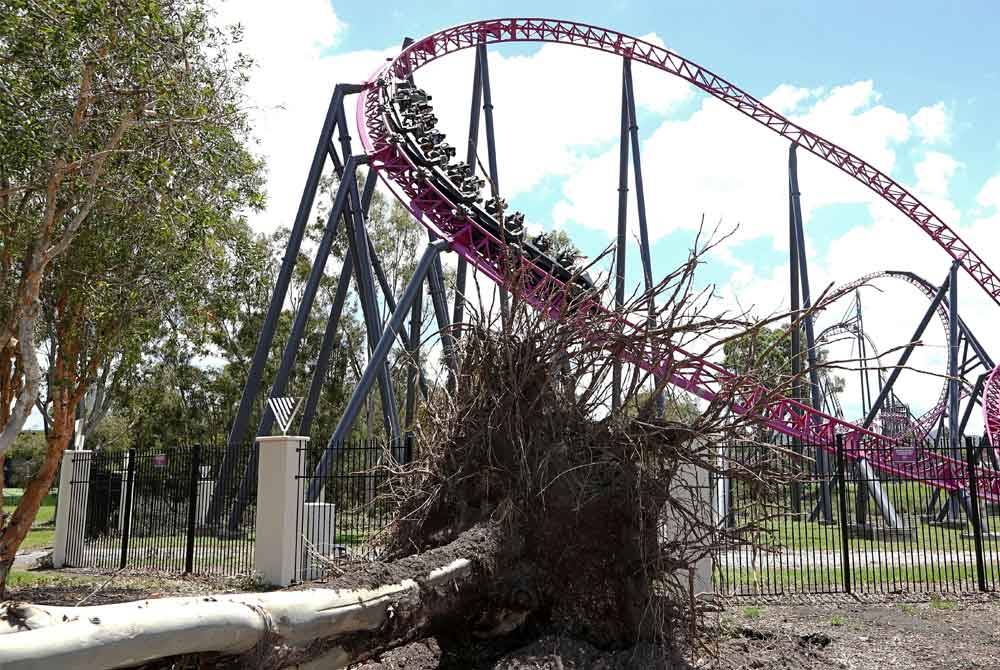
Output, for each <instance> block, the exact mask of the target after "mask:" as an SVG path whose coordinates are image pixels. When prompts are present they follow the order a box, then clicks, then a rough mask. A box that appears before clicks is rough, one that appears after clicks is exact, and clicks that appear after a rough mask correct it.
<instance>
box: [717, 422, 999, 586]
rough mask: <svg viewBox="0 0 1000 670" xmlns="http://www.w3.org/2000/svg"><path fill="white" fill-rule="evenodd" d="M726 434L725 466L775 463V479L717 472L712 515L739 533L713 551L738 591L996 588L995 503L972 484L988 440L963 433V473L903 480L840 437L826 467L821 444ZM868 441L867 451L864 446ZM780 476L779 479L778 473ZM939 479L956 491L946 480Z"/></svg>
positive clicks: (907, 454) (898, 453) (898, 452)
mask: <svg viewBox="0 0 1000 670" xmlns="http://www.w3.org/2000/svg"><path fill="white" fill-rule="evenodd" d="M780 446H782V447H783V448H782V449H775V448H774V447H773V446H772V445H761V444H750V443H747V444H731V445H727V446H725V447H722V448H720V454H719V462H720V465H721V466H722V468H723V469H725V468H741V467H742V468H752V467H755V466H759V465H760V461H761V459H769V462H768V467H769V468H771V469H772V470H777V471H778V472H781V473H782V476H780V477H776V478H775V481H773V482H764V481H752V480H742V479H732V480H730V479H725V478H719V477H717V478H716V479H715V481H714V483H713V487H714V498H715V507H716V513H717V515H718V518H719V520H720V527H721V530H723V532H724V534H725V536H727V537H729V538H731V539H733V540H735V541H734V542H731V543H729V544H728V546H727V547H726V548H724V549H722V550H720V552H719V553H718V555H717V557H716V584H717V587H718V588H719V589H720V591H722V592H724V593H729V594H734V595H750V594H753V595H757V594H766V595H779V594H786V593H833V592H858V593H892V592H901V591H976V590H979V591H993V590H996V588H997V584H998V582H1000V548H998V546H997V545H998V542H1000V534H996V533H994V532H993V530H994V529H996V530H998V531H1000V506H997V505H995V504H992V503H987V502H986V501H985V500H984V499H983V498H982V495H981V493H980V492H979V491H978V490H977V481H976V476H975V473H976V468H977V467H978V465H979V463H980V462H988V461H987V459H986V458H984V455H987V456H988V454H989V450H990V449H991V447H990V446H989V444H988V443H987V442H985V441H981V440H974V439H972V438H969V439H967V441H966V442H965V444H964V448H963V450H962V451H963V453H962V454H948V455H949V456H952V457H960V458H961V459H962V460H963V461H964V464H965V466H967V467H966V469H965V471H963V472H958V471H956V472H951V473H944V474H942V473H941V472H936V473H934V476H933V479H923V478H921V477H914V478H900V477H893V476H889V475H886V474H884V473H879V472H877V471H875V470H874V469H873V468H872V467H870V466H868V465H867V463H866V461H865V460H864V459H851V458H849V457H848V456H847V455H846V454H845V451H844V448H843V443H842V442H841V441H840V440H839V439H838V441H837V442H836V444H835V445H833V446H834V449H835V452H834V453H835V458H834V459H828V460H829V461H830V464H829V471H826V472H824V471H822V469H821V468H819V467H817V461H819V460H820V459H816V458H814V456H815V454H816V452H817V449H818V448H822V447H828V446H829V445H804V444H796V443H784V444H782V445H780ZM924 448H930V447H925V445H923V444H914V445H909V446H908V447H907V448H902V449H900V448H896V449H894V453H891V454H890V453H872V454H870V457H871V459H872V460H874V461H878V460H880V459H890V458H896V459H899V460H901V461H902V462H905V461H906V460H907V459H914V458H919V457H920V455H921V450H923V449H924ZM869 451H872V450H869ZM942 477H945V478H950V479H948V481H944V482H942V481H941V478H942ZM776 482H780V483H776ZM942 483H943V484H944V485H945V486H946V487H949V488H953V489H955V490H947V488H943V487H942Z"/></svg>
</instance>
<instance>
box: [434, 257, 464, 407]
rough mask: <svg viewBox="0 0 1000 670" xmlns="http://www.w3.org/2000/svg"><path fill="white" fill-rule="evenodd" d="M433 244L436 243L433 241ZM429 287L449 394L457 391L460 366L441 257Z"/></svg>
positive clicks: (436, 263)
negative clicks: (449, 318)
mask: <svg viewBox="0 0 1000 670" xmlns="http://www.w3.org/2000/svg"><path fill="white" fill-rule="evenodd" d="M431 242H432V244H433V243H436V241H435V240H431ZM427 286H428V289H429V291H430V294H431V305H432V306H433V307H434V318H435V319H436V320H437V326H438V330H439V331H440V332H441V351H442V354H443V355H444V365H445V367H446V368H447V369H448V392H449V393H450V392H453V391H454V390H455V375H456V374H458V365H457V361H456V360H455V333H454V332H453V331H452V324H450V323H449V322H448V296H447V295H446V294H445V288H444V270H443V269H442V268H441V257H440V256H435V257H434V259H433V261H432V262H431V269H430V270H429V271H428V273H427Z"/></svg>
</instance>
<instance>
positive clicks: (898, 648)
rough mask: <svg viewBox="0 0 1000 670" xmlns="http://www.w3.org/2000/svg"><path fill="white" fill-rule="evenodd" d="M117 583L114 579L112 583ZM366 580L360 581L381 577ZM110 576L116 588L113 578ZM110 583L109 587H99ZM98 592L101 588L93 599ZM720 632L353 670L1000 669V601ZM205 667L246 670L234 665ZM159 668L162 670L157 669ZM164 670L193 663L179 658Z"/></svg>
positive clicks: (390, 662)
mask: <svg viewBox="0 0 1000 670" xmlns="http://www.w3.org/2000/svg"><path fill="white" fill-rule="evenodd" d="M34 574H36V575H38V576H39V577H40V578H42V577H48V579H44V578H43V579H40V580H39V581H40V583H38V584H36V585H32V586H24V587H20V588H16V589H11V590H10V592H9V594H8V595H9V597H10V598H11V599H14V600H26V601H30V602H36V603H44V604H51V605H75V604H77V603H78V602H80V600H82V599H84V598H86V602H85V604H95V605H96V604H104V603H111V602H121V601H127V600H139V599H143V598H162V597H169V596H179V595H194V594H198V593H208V592H213V593H220V592H234V591H245V590H252V589H253V586H254V585H253V584H252V583H251V582H249V581H247V580H231V579H221V578H204V577H186V578H178V577H176V576H169V575H156V574H151V573H149V572H144V571H131V572H130V571H124V572H121V573H119V574H117V575H113V573H95V572H92V571H80V570H72V571H70V570H62V571H39V572H36V573H34ZM112 577H113V578H112ZM381 577H382V575H365V576H364V577H362V578H361V579H360V580H358V581H367V580H373V579H378V578H381ZM109 578H112V579H111V581H110V582H108V579H109ZM102 585H103V588H100V589H99V590H97V589H98V587H101V586H102ZM95 591H96V592H95ZM709 617H710V618H709V620H708V621H707V622H706V623H708V624H709V625H710V626H713V627H714V628H715V630H716V631H717V636H716V637H715V638H714V639H713V640H712V642H711V643H710V644H709V645H708V649H706V650H705V651H704V652H702V653H701V654H698V655H696V656H693V657H691V658H688V659H687V660H686V665H682V666H679V665H677V664H674V665H673V666H671V665H670V664H669V663H666V662H665V661H664V660H663V659H662V654H661V653H659V652H658V650H657V649H655V648H652V647H648V646H640V647H638V648H633V649H629V650H624V651H604V650H600V649H597V648H595V647H593V646H591V645H589V644H587V643H585V642H580V641H578V640H574V639H569V638H566V637H560V636H557V635H552V634H551V633H547V632H546V631H545V630H544V629H542V628H536V627H532V626H531V625H530V622H529V626H528V627H527V630H523V631H522V632H520V633H517V634H514V635H510V636H508V637H506V638H501V639H492V640H482V639H475V638H470V637H468V636H464V637H463V636H459V637H455V638H448V637H446V636H438V637H437V638H429V639H426V640H421V641H419V642H415V643H413V644H409V645H406V646H404V647H400V648H397V649H393V650H391V651H389V652H386V653H384V654H382V655H381V656H380V657H379V658H377V659H374V660H371V661H368V662H367V663H363V664H361V665H358V666H355V670H459V669H461V670H584V669H587V670H589V669H592V668H593V669H597V670H631V669H633V668H635V669H645V668H667V667H684V668H688V669H691V670H694V669H697V670H701V669H715V668H718V669H720V670H736V669H748V670H749V669H754V670H766V669H770V668H775V669H779V668H780V669H782V670H799V669H805V668H810V669H811V668H843V669H849V670H875V669H881V668H927V669H935V670H936V669H938V668H941V669H945V670H959V669H962V670H964V669H967V668H1000V595H996V594H975V595H964V596H961V595H955V594H944V595H940V596H937V595H930V596H928V595H920V594H911V595H905V596H893V595H879V596H876V597H870V598H863V597H862V598H857V597H851V596H800V597H793V598H790V597H782V598H771V599H765V600H756V601H754V600H745V599H738V600H734V601H732V602H729V603H728V604H727V606H726V609H725V610H723V611H722V612H719V613H718V614H712V615H709ZM199 662H200V667H201V668H209V667H219V668H222V667H229V668H233V667H240V665H239V663H236V664H235V665H234V664H233V659H226V660H225V661H222V660H221V659H220V662H219V663H218V664H217V665H216V664H211V665H206V662H208V663H212V661H209V660H208V659H205V658H202V659H200V661H199ZM148 667H154V666H148ZM155 667H157V668H166V667H172V668H184V667H195V666H188V665H186V664H184V663H183V662H178V661H177V660H175V661H174V662H173V663H171V662H166V663H163V664H158V665H156V666H155Z"/></svg>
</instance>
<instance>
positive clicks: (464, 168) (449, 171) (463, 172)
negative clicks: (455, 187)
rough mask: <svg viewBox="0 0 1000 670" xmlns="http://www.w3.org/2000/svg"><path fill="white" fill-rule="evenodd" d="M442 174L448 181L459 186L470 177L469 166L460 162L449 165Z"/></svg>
mask: <svg viewBox="0 0 1000 670" xmlns="http://www.w3.org/2000/svg"><path fill="white" fill-rule="evenodd" d="M444 173H445V174H446V175H448V179H450V180H452V181H453V182H455V183H457V184H461V183H462V182H464V181H465V180H466V179H468V178H469V177H471V175H470V174H469V166H468V165H466V164H465V163H462V162H458V163H452V164H450V165H449V166H448V167H446V168H445V169H444Z"/></svg>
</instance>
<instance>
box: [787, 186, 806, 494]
mask: <svg viewBox="0 0 1000 670" xmlns="http://www.w3.org/2000/svg"><path fill="white" fill-rule="evenodd" d="M795 228H796V227H795V211H794V210H793V209H792V198H791V197H790V196H789V198H788V271H789V279H790V281H789V285H790V291H791V293H790V295H791V312H790V313H791V324H790V326H789V333H790V340H791V343H790V346H791V353H790V360H791V363H792V398H793V399H795V400H797V401H800V402H801V401H802V396H803V394H802V337H801V336H802V325H801V324H800V323H799V322H798V321H799V309H800V307H801V305H800V303H799V243H798V237H799V236H798V233H797V232H796V230H795ZM792 449H793V450H794V451H795V452H796V453H798V454H801V453H802V442H801V441H800V440H799V439H798V438H795V439H794V440H793V442H792ZM791 493H792V511H793V512H795V513H801V512H802V488H801V485H800V484H799V483H798V482H794V483H793V484H792V491H791Z"/></svg>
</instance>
